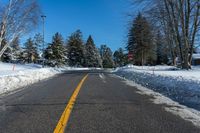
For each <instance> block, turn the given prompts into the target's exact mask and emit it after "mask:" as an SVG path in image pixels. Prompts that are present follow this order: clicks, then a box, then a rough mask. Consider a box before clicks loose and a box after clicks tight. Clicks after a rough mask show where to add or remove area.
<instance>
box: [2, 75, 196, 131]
mask: <svg viewBox="0 0 200 133" xmlns="http://www.w3.org/2000/svg"><path fill="white" fill-rule="evenodd" d="M86 75H88V76H87V77H85V76H86ZM84 77H85V80H84V81H83V78H84ZM81 81H82V84H81V83H80V82H81ZM78 89H80V90H78ZM74 91H76V93H77V95H75V93H74ZM136 91H137V88H134V87H131V86H128V85H126V84H125V83H124V82H123V80H122V79H119V78H117V77H114V76H113V75H112V74H109V73H106V72H104V71H78V72H73V71H71V72H66V73H64V74H60V75H58V76H56V77H53V78H51V79H48V80H45V81H41V82H40V83H36V84H34V85H31V86H28V87H26V88H23V89H22V90H20V91H18V92H16V93H13V94H9V95H7V96H1V97H0V133H53V132H55V130H56V127H59V124H58V123H59V122H60V121H61V117H62V116H63V114H64V117H65V118H64V119H63V121H65V123H66V125H64V124H63V125H62V126H63V127H64V128H65V132H66V133H200V129H199V128H197V127H195V126H193V125H192V123H190V122H187V121H185V120H183V119H181V118H180V117H178V116H176V115H173V114H171V113H169V112H166V111H165V110H164V106H165V105H156V104H153V103H152V102H151V101H150V98H151V97H150V96H144V95H140V94H138V93H136ZM70 102H75V103H72V104H71V105H69V104H70ZM67 106H70V108H66V107H67ZM66 109H68V110H67V111H65V110H66ZM70 111H71V112H70ZM68 116H69V117H68Z"/></svg>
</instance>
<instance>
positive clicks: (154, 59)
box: [126, 0, 200, 69]
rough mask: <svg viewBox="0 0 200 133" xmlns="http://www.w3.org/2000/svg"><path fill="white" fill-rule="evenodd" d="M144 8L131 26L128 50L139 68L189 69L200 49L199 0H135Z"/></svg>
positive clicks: (135, 2)
mask: <svg viewBox="0 0 200 133" xmlns="http://www.w3.org/2000/svg"><path fill="white" fill-rule="evenodd" d="M133 1H134V5H136V4H137V3H139V5H141V4H143V5H147V6H144V7H145V8H144V9H143V12H142V13H139V14H138V15H137V17H136V18H135V19H134V21H133V22H132V24H131V26H130V29H129V33H128V43H127V47H126V48H127V50H128V51H129V53H130V55H132V56H133V58H132V62H133V63H134V64H138V65H155V64H171V65H177V66H180V67H181V68H183V69H190V68H191V62H192V55H193V53H195V50H196V48H197V47H198V46H199V42H198V38H199V37H200V36H199V35H200V34H199V29H200V0H162V1H160V0H151V1H149V0H133Z"/></svg>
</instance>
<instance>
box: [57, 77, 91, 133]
mask: <svg viewBox="0 0 200 133" xmlns="http://www.w3.org/2000/svg"><path fill="white" fill-rule="evenodd" d="M87 77H88V74H87V75H86V76H84V77H83V79H82V80H81V82H80V83H79V84H78V86H77V87H76V89H75V91H74V93H73V94H72V96H71V98H70V100H69V102H68V104H67V106H66V108H65V110H64V112H63V113H62V116H61V118H60V120H59V121H58V124H57V126H56V128H55V129H54V133H64V131H65V127H66V126H67V122H68V120H69V117H70V114H71V111H72V109H73V107H74V103H75V101H76V98H77V96H78V93H79V91H80V89H81V87H82V85H83V83H84V81H85V80H86V79H87Z"/></svg>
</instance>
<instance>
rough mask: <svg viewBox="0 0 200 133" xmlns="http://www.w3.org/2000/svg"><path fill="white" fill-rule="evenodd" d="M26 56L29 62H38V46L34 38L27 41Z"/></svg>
mask: <svg viewBox="0 0 200 133" xmlns="http://www.w3.org/2000/svg"><path fill="white" fill-rule="evenodd" d="M24 57H25V61H26V62H28V63H36V61H37V59H38V52H37V46H36V45H35V43H34V40H33V39H32V38H29V39H28V40H27V41H26V43H25V51H24Z"/></svg>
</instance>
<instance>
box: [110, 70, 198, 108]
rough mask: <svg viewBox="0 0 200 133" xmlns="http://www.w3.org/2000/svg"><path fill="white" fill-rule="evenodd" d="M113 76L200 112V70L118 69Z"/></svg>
mask: <svg viewBox="0 0 200 133" xmlns="http://www.w3.org/2000/svg"><path fill="white" fill-rule="evenodd" d="M114 73H115V74H117V75H119V76H121V77H124V78H126V79H128V80H131V81H134V82H136V83H138V84H141V85H142V86H145V87H147V88H149V89H151V90H154V91H156V92H159V93H161V94H163V95H164V96H167V97H169V98H170V99H172V100H174V101H176V102H178V103H180V104H182V105H185V106H188V107H191V108H194V109H197V110H200V68H198V67H194V68H193V69H192V70H190V71H185V70H179V69H177V68H175V67H171V66H156V67H138V66H131V67H130V66H129V67H123V68H118V69H117V70H115V72H114Z"/></svg>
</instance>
